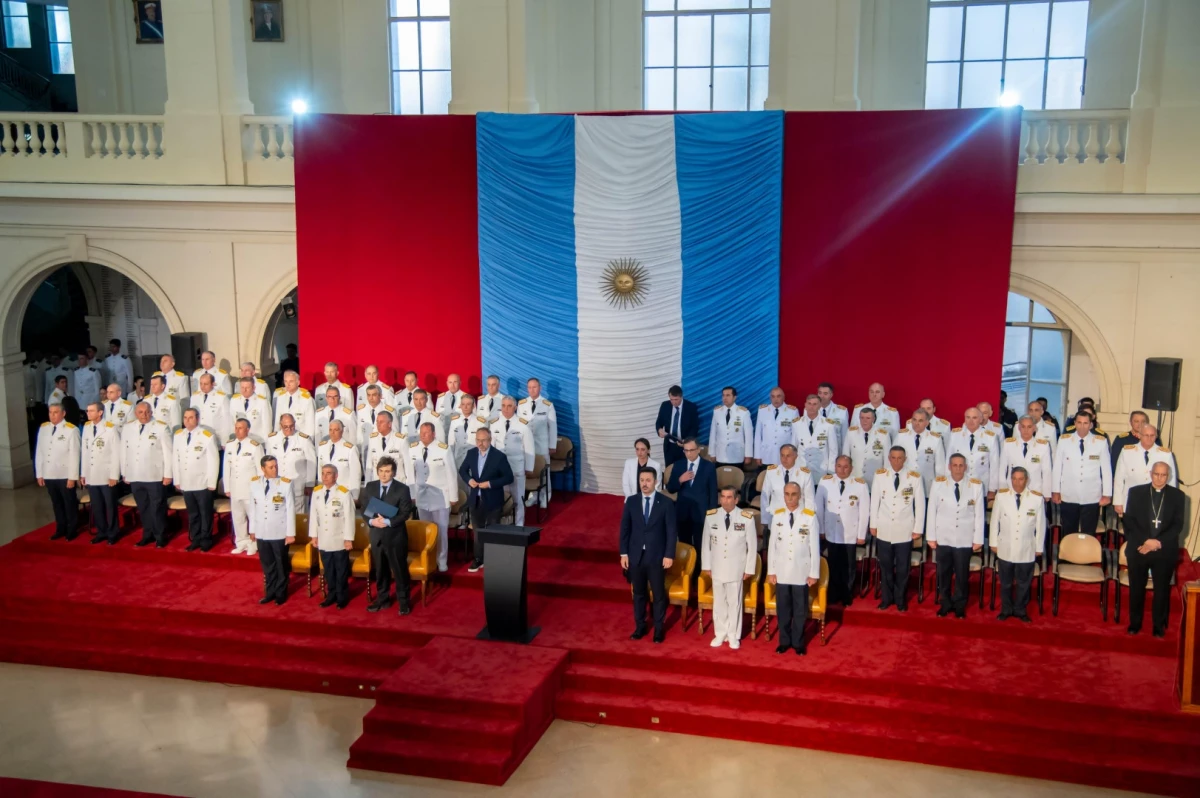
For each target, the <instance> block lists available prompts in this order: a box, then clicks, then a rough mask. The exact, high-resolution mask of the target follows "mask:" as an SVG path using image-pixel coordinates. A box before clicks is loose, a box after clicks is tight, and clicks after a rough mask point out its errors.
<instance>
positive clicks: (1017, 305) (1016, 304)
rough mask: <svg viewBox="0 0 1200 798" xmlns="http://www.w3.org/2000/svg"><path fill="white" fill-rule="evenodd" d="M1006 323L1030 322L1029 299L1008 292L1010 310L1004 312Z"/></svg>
mask: <svg viewBox="0 0 1200 798" xmlns="http://www.w3.org/2000/svg"><path fill="white" fill-rule="evenodd" d="M1004 320H1005V321H1029V299H1028V298H1026V297H1023V296H1021V295H1020V294H1014V293H1013V292H1012V291H1009V292H1008V308H1007V309H1006V310H1005V311H1004Z"/></svg>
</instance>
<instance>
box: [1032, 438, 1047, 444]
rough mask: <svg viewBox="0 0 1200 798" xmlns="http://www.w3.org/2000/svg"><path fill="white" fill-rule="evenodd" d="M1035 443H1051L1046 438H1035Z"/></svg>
mask: <svg viewBox="0 0 1200 798" xmlns="http://www.w3.org/2000/svg"><path fill="white" fill-rule="evenodd" d="M1034 443H1050V441H1048V440H1046V439H1045V438H1034Z"/></svg>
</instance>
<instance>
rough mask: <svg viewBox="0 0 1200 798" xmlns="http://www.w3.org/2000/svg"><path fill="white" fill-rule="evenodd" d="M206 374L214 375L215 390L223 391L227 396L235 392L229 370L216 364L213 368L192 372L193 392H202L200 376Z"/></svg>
mask: <svg viewBox="0 0 1200 798" xmlns="http://www.w3.org/2000/svg"><path fill="white" fill-rule="evenodd" d="M205 374H209V375H212V378H213V390H214V391H221V392H223V393H224V394H225V395H226V396H228V395H229V394H230V393H232V392H233V382H232V381H231V380H230V378H229V372H228V371H226V370H225V369H219V368H216V367H215V366H214V367H213V368H211V369H196V370H195V371H193V372H192V393H200V378H201V377H203V376H204V375H205Z"/></svg>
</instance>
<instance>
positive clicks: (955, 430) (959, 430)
mask: <svg viewBox="0 0 1200 798" xmlns="http://www.w3.org/2000/svg"><path fill="white" fill-rule="evenodd" d="M950 431H951V432H962V427H954V428H953V429H951V430H950Z"/></svg>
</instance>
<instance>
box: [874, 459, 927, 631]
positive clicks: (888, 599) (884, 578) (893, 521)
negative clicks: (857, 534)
mask: <svg viewBox="0 0 1200 798" xmlns="http://www.w3.org/2000/svg"><path fill="white" fill-rule="evenodd" d="M907 459H908V452H907V451H905V449H904V447H903V446H893V447H892V448H891V449H889V450H888V465H887V467H886V468H880V469H879V470H877V471H876V472H875V474H874V476H873V478H872V479H873V483H872V485H871V522H870V523H871V534H872V535H874V536H875V539H876V545H877V546H878V551H879V581H880V588H881V589H880V594H881V598H882V600H881V601H880V602H879V609H881V610H886V609H887V608H888V607H890V606H892V605H893V604H894V605H896V609H897V611H899V612H908V574H909V571H911V570H912V563H911V562H910V560H911V559H912V556H911V555H912V547H913V541H914V540H916V539H918V538H919V537H921V533H922V532H923V530H924V529H925V483H924V480H923V479H922V478H921V472H920V471H915V470H909V469H908V468H906V467H905V465H906V460H907Z"/></svg>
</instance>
